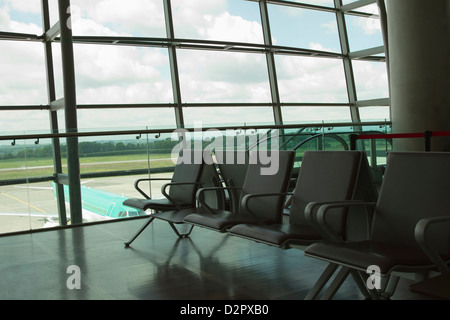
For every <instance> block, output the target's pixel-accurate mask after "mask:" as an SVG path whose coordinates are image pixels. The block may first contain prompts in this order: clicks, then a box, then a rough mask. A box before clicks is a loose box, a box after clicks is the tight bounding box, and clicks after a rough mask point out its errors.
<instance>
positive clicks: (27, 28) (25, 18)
mask: <svg viewBox="0 0 450 320" xmlns="http://www.w3.org/2000/svg"><path fill="white" fill-rule="evenodd" d="M41 20H42V19H41V2H40V1H5V0H1V1H0V31H6V32H19V33H30V34H36V35H40V34H42V22H41Z"/></svg>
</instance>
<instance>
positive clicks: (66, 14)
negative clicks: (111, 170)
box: [58, 0, 83, 225]
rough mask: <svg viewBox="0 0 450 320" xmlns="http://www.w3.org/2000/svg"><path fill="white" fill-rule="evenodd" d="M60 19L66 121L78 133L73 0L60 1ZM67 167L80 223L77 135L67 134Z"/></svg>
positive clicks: (72, 202)
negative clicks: (72, 20) (70, 22)
mask: <svg viewBox="0 0 450 320" xmlns="http://www.w3.org/2000/svg"><path fill="white" fill-rule="evenodd" d="M58 11H59V21H61V24H60V26H61V57H62V67H63V84H64V100H65V123H66V130H67V131H68V132H78V121H77V104H76V88H75V62H74V54H73V41H72V30H71V26H69V25H68V24H67V22H68V21H71V12H70V0H58ZM66 145H67V166H68V177H69V197H70V217H71V224H72V225H76V224H81V223H82V222H83V219H82V205H81V182H80V161H79V154H78V137H77V136H73V137H67V143H66Z"/></svg>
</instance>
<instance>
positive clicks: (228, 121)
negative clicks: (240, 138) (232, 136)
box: [183, 107, 274, 127]
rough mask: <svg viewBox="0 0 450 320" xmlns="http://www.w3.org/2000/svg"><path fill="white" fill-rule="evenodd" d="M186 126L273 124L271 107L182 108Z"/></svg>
mask: <svg viewBox="0 0 450 320" xmlns="http://www.w3.org/2000/svg"><path fill="white" fill-rule="evenodd" d="M183 115H184V120H185V125H186V127H194V126H199V125H201V126H202V127H216V126H217V127H220V126H227V125H229V126H251V125H257V124H273V123H274V120H273V111H272V108H271V107H201V108H184V110H183Z"/></svg>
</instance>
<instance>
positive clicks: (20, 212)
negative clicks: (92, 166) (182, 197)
mask: <svg viewBox="0 0 450 320" xmlns="http://www.w3.org/2000/svg"><path fill="white" fill-rule="evenodd" d="M170 176H171V173H158V174H152V175H151V177H154V178H156V177H158V178H167V177H169V178H170ZM138 178H148V175H147V176H143V175H138V176H123V177H107V178H95V179H85V180H82V181H81V183H82V184H83V185H84V186H89V187H91V188H96V189H99V190H104V191H109V192H112V193H116V194H118V195H123V196H127V197H138V198H141V197H142V195H140V194H139V193H138V192H137V191H136V190H135V189H134V181H135V180H136V179H138ZM166 182H168V181H154V182H152V185H151V189H149V191H148V192H149V193H151V195H152V197H160V196H161V192H160V190H161V186H162V184H163V183H166ZM144 186H145V185H144ZM66 210H68V207H67V206H66ZM68 214H69V211H68ZM56 217H58V207H57V203H56V198H55V196H54V194H53V189H52V187H51V181H46V182H38V183H30V184H18V185H8V186H0V234H3V233H10V232H19V231H26V230H34V229H40V228H43V227H44V226H45V224H46V223H47V222H48V221H49V219H54V218H56Z"/></svg>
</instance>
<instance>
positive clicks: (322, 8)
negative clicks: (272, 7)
mask: <svg viewBox="0 0 450 320" xmlns="http://www.w3.org/2000/svg"><path fill="white" fill-rule="evenodd" d="M246 1H254V2H261V1H263V0H246ZM265 1H266V2H267V3H270V4H277V5H281V6H287V7H295V8H302V9H312V10H318V11H325V12H336V9H335V8H332V7H325V6H319V5H314V4H309V3H300V2H293V1H285V0H265Z"/></svg>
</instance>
